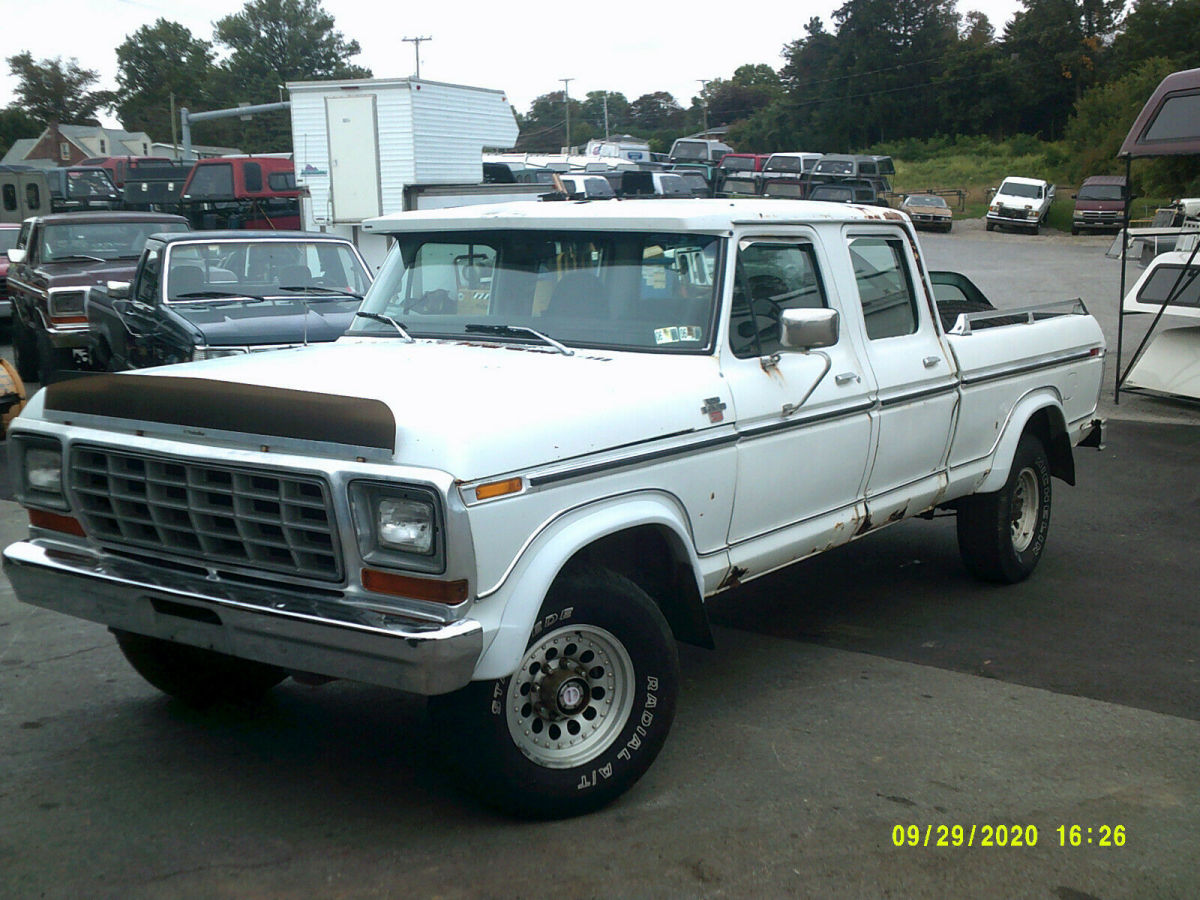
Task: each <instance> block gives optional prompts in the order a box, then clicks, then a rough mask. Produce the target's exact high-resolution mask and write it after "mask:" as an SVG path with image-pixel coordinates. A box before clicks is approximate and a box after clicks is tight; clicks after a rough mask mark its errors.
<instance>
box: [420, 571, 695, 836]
mask: <svg viewBox="0 0 1200 900" xmlns="http://www.w3.org/2000/svg"><path fill="white" fill-rule="evenodd" d="M533 632H534V633H533V637H532V638H531V639H530V641H529V645H528V648H527V649H526V651H525V655H524V656H523V657H522V659H521V661H520V663H519V665H518V666H517V670H516V671H515V672H514V673H513V674H512V675H510V676H507V677H505V678H500V679H497V680H494V681H487V682H474V683H472V684H470V685H468V686H467V687H465V688H463V689H462V690H460V691H456V692H455V693H453V694H448V695H445V696H441V697H432V698H430V714H431V717H432V719H433V724H434V729H435V731H436V732H437V735H438V739H439V741H440V742H441V744H442V745H443V746H444V748H445V750H446V752H447V755H448V757H449V758H450V759H451V760H452V761H453V762H454V763H455V764H456V767H457V768H458V769H459V771H460V773H461V775H462V776H463V777H464V778H465V779H467V780H468V781H470V782H471V783H472V784H473V785H474V787H475V788H476V790H477V791H478V793H479V794H480V795H481V796H483V797H484V798H485V799H486V800H488V801H489V802H491V803H493V804H494V805H496V806H498V807H500V808H502V809H504V810H505V811H507V812H510V813H515V814H518V815H525V816H535V817H541V818H560V817H565V816H573V815H578V814H580V813H584V812H588V811H590V810H594V809H597V808H599V807H601V806H603V805H604V804H606V803H609V802H610V801H612V800H613V799H615V798H616V797H618V796H619V795H620V794H622V793H624V792H625V791H626V790H628V789H629V788H630V787H631V786H632V785H633V784H634V783H635V782H636V781H637V780H638V779H639V778H640V777H641V776H642V775H643V774H644V773H645V772H646V770H647V769H649V768H650V764H651V763H652V762H653V761H654V758H655V757H656V756H657V755H658V752H659V750H660V749H661V748H662V745H663V743H664V742H665V741H666V737H667V732H668V731H669V730H670V727H671V722H672V720H673V718H674V715H675V700H676V696H677V694H678V691H679V657H678V653H677V650H676V648H675V641H674V638H673V637H672V635H671V631H670V628H669V627H668V625H667V623H666V620H665V619H664V618H663V615H662V613H661V612H660V611H659V609H658V607H657V606H655V604H654V602H653V601H652V600H651V599H650V598H649V597H648V596H646V594H645V592H644V591H642V590H641V589H640V588H639V587H637V586H636V585H635V584H633V583H632V582H630V581H628V580H627V579H625V578H623V577H621V576H620V575H617V574H615V573H613V572H610V571H608V570H607V569H600V568H581V569H577V570H576V571H574V572H572V573H570V574H567V575H564V576H561V577H560V578H559V580H558V581H556V582H555V584H554V586H553V587H552V588H551V590H550V592H549V594H548V595H547V597H546V600H545V602H544V603H543V604H542V608H541V611H540V613H539V618H538V621H537V622H536V623H535V625H534V628H533Z"/></svg>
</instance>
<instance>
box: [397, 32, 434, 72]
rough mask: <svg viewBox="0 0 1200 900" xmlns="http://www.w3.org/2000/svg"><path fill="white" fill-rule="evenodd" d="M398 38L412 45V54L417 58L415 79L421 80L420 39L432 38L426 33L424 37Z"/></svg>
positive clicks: (427, 39) (430, 39)
mask: <svg viewBox="0 0 1200 900" xmlns="http://www.w3.org/2000/svg"><path fill="white" fill-rule="evenodd" d="M400 40H402V41H405V42H407V43H409V44H412V45H413V55H414V56H415V57H416V58H417V74H416V79H417V81H420V80H421V41H432V40H433V38H432V37H430V36H428V35H426V36H425V37H411V38H401V39H400Z"/></svg>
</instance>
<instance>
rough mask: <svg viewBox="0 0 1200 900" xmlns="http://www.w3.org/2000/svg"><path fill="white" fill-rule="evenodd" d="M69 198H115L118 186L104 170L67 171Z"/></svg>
mask: <svg viewBox="0 0 1200 900" xmlns="http://www.w3.org/2000/svg"><path fill="white" fill-rule="evenodd" d="M67 196H69V197H115V196H117V188H116V185H114V184H113V183H112V179H111V178H109V175H108V173H107V172H105V171H104V170H102V169H100V170H92V171H90V172H87V171H83V172H81V171H73V170H70V169H68V170H67Z"/></svg>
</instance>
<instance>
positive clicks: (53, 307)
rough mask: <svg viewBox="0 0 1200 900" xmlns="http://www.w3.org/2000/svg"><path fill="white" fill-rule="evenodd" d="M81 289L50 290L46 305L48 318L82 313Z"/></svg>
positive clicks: (80, 314)
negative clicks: (48, 312)
mask: <svg viewBox="0 0 1200 900" xmlns="http://www.w3.org/2000/svg"><path fill="white" fill-rule="evenodd" d="M83 296H84V294H83V291H50V296H49V299H48V300H47V301H46V305H47V307H48V309H49V311H50V318H52V319H59V318H64V317H67V316H82V315H83Z"/></svg>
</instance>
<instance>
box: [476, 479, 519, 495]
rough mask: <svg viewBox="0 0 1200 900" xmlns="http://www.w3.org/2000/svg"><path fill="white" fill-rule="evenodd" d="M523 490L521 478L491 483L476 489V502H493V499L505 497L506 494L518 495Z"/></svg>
mask: <svg viewBox="0 0 1200 900" xmlns="http://www.w3.org/2000/svg"><path fill="white" fill-rule="evenodd" d="M520 490H521V479H520V478H506V479H505V480H504V481H490V482H488V483H487V484H481V485H479V487H477V488H475V499H476V500H491V499H492V498H493V497H503V496H505V495H506V494H516V493H518V492H519V491H520Z"/></svg>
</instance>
